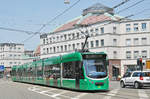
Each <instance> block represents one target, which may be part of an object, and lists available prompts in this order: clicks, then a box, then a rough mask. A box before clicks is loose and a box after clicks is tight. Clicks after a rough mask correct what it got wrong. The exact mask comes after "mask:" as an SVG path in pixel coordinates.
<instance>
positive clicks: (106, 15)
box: [53, 3, 122, 32]
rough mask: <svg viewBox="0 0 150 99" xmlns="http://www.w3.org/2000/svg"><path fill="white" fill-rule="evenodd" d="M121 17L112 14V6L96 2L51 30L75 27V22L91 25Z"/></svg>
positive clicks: (56, 30) (57, 30)
mask: <svg viewBox="0 0 150 99" xmlns="http://www.w3.org/2000/svg"><path fill="white" fill-rule="evenodd" d="M121 18H122V17H120V16H117V15H115V14H114V10H113V8H109V7H107V6H104V5H102V4H100V3H96V4H94V5H92V6H91V7H89V8H87V9H85V10H83V14H82V16H80V17H77V18H75V19H72V20H71V21H69V22H66V23H65V24H63V25H61V26H60V27H58V28H56V29H55V30H54V31H53V32H60V31H64V30H69V29H73V28H75V27H74V25H75V24H84V25H92V24H96V23H100V22H105V21H113V20H115V21H116V20H120V19H121Z"/></svg>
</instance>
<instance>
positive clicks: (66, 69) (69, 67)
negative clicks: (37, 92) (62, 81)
mask: <svg viewBox="0 0 150 99" xmlns="http://www.w3.org/2000/svg"><path fill="white" fill-rule="evenodd" d="M63 78H71V79H75V62H67V63H63Z"/></svg>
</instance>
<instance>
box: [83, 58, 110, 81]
mask: <svg viewBox="0 0 150 99" xmlns="http://www.w3.org/2000/svg"><path fill="white" fill-rule="evenodd" d="M104 62H105V61H104V60H103V59H100V58H88V59H84V60H83V65H84V67H85V70H86V75H87V76H88V77H90V78H96V79H97V78H104V77H106V76H107V67H106V65H105V63H104Z"/></svg>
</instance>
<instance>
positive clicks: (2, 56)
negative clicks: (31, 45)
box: [0, 43, 33, 72]
mask: <svg viewBox="0 0 150 99" xmlns="http://www.w3.org/2000/svg"><path fill="white" fill-rule="evenodd" d="M29 55H31V51H24V44H17V43H0V65H1V66H4V67H5V72H9V71H10V70H11V67H12V66H13V65H21V64H24V63H27V62H32V61H33V59H32V58H31V57H30V56H29ZM32 55H33V51H32Z"/></svg>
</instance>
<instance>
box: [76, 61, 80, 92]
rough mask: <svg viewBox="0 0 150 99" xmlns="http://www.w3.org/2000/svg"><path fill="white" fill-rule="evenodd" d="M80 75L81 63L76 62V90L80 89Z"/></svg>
mask: <svg viewBox="0 0 150 99" xmlns="http://www.w3.org/2000/svg"><path fill="white" fill-rule="evenodd" d="M80 73H81V62H76V64H75V79H76V89H79V88H80Z"/></svg>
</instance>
